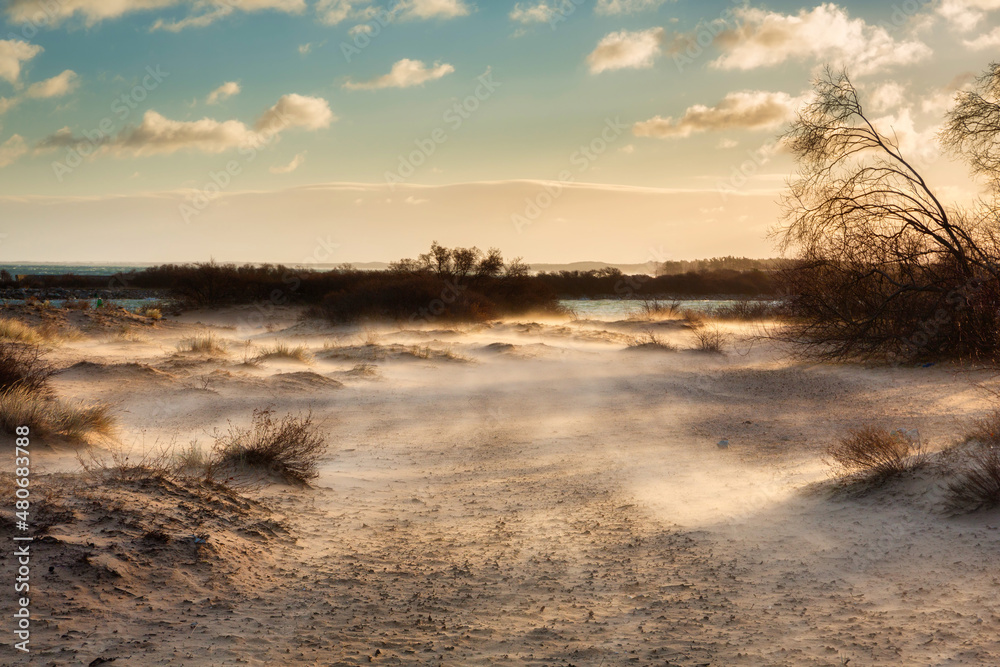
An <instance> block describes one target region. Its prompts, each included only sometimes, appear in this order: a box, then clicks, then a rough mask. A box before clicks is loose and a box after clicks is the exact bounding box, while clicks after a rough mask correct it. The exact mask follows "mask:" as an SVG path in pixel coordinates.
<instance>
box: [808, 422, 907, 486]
mask: <svg viewBox="0 0 1000 667" xmlns="http://www.w3.org/2000/svg"><path fill="white" fill-rule="evenodd" d="M827 456H828V457H829V459H830V461H831V464H832V465H833V466H835V467H837V468H839V470H840V471H841V472H842V473H844V474H847V475H857V476H860V477H864V478H866V479H868V480H871V481H884V480H886V479H889V478H890V477H894V476H896V475H900V474H902V473H904V472H907V471H908V470H913V469H914V468H917V467H919V466H920V465H922V464H923V463H924V462H925V456H924V455H923V452H922V450H921V447H920V443H919V442H917V443H913V442H911V441H910V439H909V438H907V437H906V435H904V434H903V433H901V432H899V431H889V430H888V429H885V428H881V427H878V426H872V425H868V426H863V427H861V428H859V429H857V430H853V431H850V432H849V435H848V436H846V437H844V438H841V440H840V441H839V442H837V443H836V444H834V445H832V446H831V447H829V448H828V449H827Z"/></svg>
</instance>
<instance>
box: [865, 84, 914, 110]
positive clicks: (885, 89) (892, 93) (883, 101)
mask: <svg viewBox="0 0 1000 667" xmlns="http://www.w3.org/2000/svg"><path fill="white" fill-rule="evenodd" d="M868 99H869V100H871V107H872V109H874V110H875V111H878V112H882V111H888V110H889V109H895V108H896V107H900V106H903V103H904V102H905V101H906V87H905V86H903V85H901V84H899V83H896V82H895V81H887V82H885V83H882V84H880V85H878V86H876V87H875V89H874V90H872V92H871V94H870V95H869V96H868Z"/></svg>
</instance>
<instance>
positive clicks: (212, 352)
mask: <svg viewBox="0 0 1000 667" xmlns="http://www.w3.org/2000/svg"><path fill="white" fill-rule="evenodd" d="M177 351H178V352H182V353H183V352H188V353H193V354H204V355H208V356H212V357H222V356H225V355H227V354H229V350H227V349H226V343H225V341H223V340H222V339H221V338H219V337H218V336H216V335H215V334H213V333H210V334H206V335H204V336H193V337H191V338H185V339H184V340H182V341H181V342H180V343H179V344H178V345H177Z"/></svg>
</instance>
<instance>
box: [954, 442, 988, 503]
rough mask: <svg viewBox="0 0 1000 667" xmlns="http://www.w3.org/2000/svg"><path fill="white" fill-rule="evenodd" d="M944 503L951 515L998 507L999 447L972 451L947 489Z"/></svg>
mask: <svg viewBox="0 0 1000 667" xmlns="http://www.w3.org/2000/svg"><path fill="white" fill-rule="evenodd" d="M947 504H948V507H949V509H951V510H952V511H955V512H970V511H975V510H978V509H984V508H989V507H996V506H997V505H1000V448H997V447H993V446H979V447H977V448H976V449H973V450H972V451H971V452H970V453H969V456H968V459H967V460H966V461H965V463H964V464H963V466H962V468H961V469H960V470H959V471H958V475H957V477H956V479H955V480H954V481H952V482H951V483H949V484H948V487H947Z"/></svg>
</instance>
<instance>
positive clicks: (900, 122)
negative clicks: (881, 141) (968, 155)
mask: <svg viewBox="0 0 1000 667" xmlns="http://www.w3.org/2000/svg"><path fill="white" fill-rule="evenodd" d="M872 124H873V125H874V126H875V127H876V129H878V131H879V132H881V133H882V134H884V135H885V136H887V137H890V138H892V139H894V140H895V141H896V143H897V145H898V146H899V150H900V152H901V153H903V155H906V156H912V157H916V158H919V159H922V160H934V159H935V158H937V157H938V156H939V155H940V153H941V148H940V144H939V143H938V141H937V136H938V134H939V133H940V131H941V125H933V126H931V127H928V128H926V129H924V130H919V129H917V127H916V123H915V122H914V120H913V112H912V111H911V110H910V109H909V108H906V109H901V110H899V111H897V112H896V113H894V114H890V115H887V116H883V117H882V118H877V119H875V120H873V121H872Z"/></svg>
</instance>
